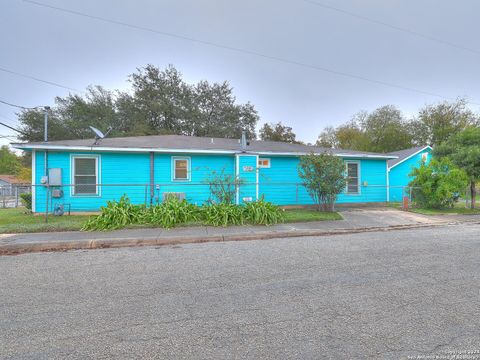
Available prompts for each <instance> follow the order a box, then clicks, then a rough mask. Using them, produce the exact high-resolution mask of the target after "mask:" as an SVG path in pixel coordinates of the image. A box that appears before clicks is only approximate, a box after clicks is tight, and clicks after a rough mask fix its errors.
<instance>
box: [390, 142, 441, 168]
mask: <svg viewBox="0 0 480 360" xmlns="http://www.w3.org/2000/svg"><path fill="white" fill-rule="evenodd" d="M427 149H430V150H433V148H432V147H431V146H430V145H427V146H425V147H423V148H421V149H420V150H418V151H417V152H415V153H413V154H411V155H409V156H407V157H406V158H405V159H403V160H401V161H399V162H397V163H396V164H393V165H392V166H390V167H389V169H393V168H394V167H395V166H397V165H400V164H401V163H403V162H404V161H407V160H408V159H410V158H412V157H414V156H415V155H418V154H419V153H421V152H422V151H425V150H427ZM397 159H398V156H397Z"/></svg>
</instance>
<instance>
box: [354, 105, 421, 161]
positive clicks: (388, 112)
mask: <svg viewBox="0 0 480 360" xmlns="http://www.w3.org/2000/svg"><path fill="white" fill-rule="evenodd" d="M360 127H361V129H362V131H363V133H364V135H365V137H366V139H367V146H366V149H365V150H367V151H373V152H392V151H396V150H401V149H407V148H410V147H412V136H411V135H410V132H409V128H408V125H407V122H406V121H405V119H404V118H403V116H402V113H401V112H400V110H398V109H397V108H396V107H394V106H392V105H386V106H382V107H380V108H378V109H376V110H375V111H373V112H372V113H371V114H369V115H368V116H366V117H365V118H364V119H363V120H362V122H361V124H360Z"/></svg>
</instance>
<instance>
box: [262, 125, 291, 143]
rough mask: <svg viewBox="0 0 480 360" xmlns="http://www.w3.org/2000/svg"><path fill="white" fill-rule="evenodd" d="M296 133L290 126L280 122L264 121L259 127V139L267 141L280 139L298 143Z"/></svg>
mask: <svg viewBox="0 0 480 360" xmlns="http://www.w3.org/2000/svg"><path fill="white" fill-rule="evenodd" d="M296 137H297V136H296V135H295V133H294V132H293V130H292V128H291V127H290V126H286V125H283V124H282V123H281V122H278V123H276V124H274V123H265V124H263V126H262V127H261V129H260V139H262V140H269V141H282V142H287V143H291V144H297V143H299V142H298V141H297V140H296Z"/></svg>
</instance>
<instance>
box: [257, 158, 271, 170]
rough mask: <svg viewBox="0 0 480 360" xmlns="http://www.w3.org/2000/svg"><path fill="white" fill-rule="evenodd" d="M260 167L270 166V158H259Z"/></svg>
mask: <svg viewBox="0 0 480 360" xmlns="http://www.w3.org/2000/svg"><path fill="white" fill-rule="evenodd" d="M258 167H259V168H269V167H270V159H266V158H258Z"/></svg>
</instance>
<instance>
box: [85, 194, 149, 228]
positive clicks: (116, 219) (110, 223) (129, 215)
mask: <svg viewBox="0 0 480 360" xmlns="http://www.w3.org/2000/svg"><path fill="white" fill-rule="evenodd" d="M144 212H145V206H143V205H134V204H132V203H131V202H130V199H129V198H128V196H127V195H123V196H122V197H121V198H120V200H119V201H108V202H107V206H105V207H104V206H102V207H101V213H100V215H97V216H92V217H90V219H88V221H87V222H86V224H85V225H84V226H83V227H82V230H85V231H94V230H115V229H121V228H123V227H125V226H128V225H132V224H138V223H141V222H142V220H143V214H144Z"/></svg>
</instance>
